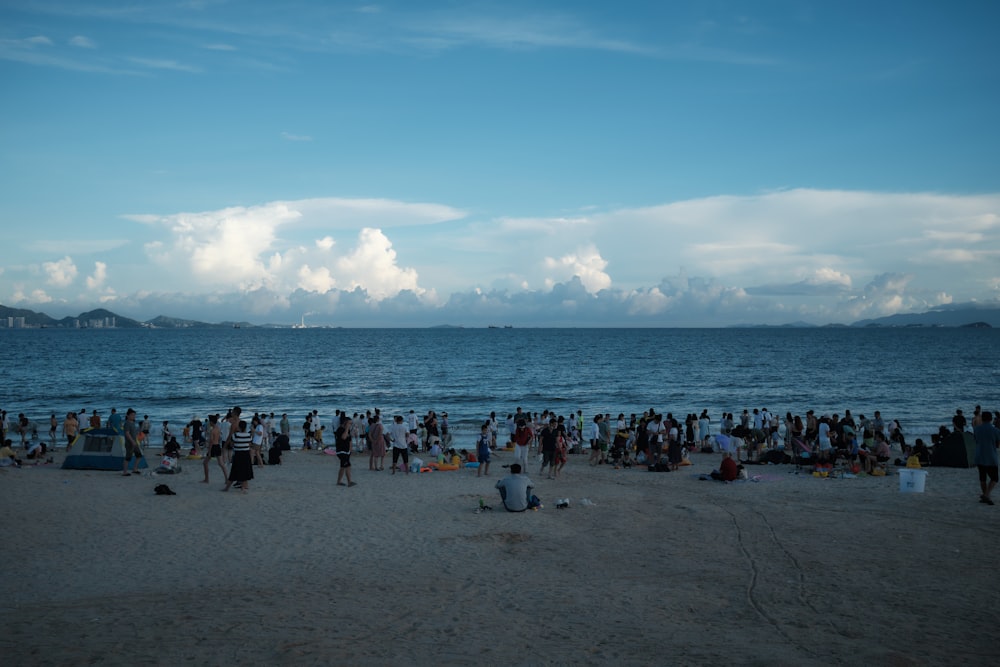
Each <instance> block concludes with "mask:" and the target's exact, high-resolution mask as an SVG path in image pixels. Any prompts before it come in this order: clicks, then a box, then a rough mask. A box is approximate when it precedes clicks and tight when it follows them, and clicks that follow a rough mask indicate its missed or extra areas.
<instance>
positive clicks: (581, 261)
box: [545, 245, 611, 293]
mask: <svg viewBox="0 0 1000 667" xmlns="http://www.w3.org/2000/svg"><path fill="white" fill-rule="evenodd" d="M607 266H608V262H607V260H605V259H604V258H602V257H601V253H600V252H599V251H598V250H597V248H596V247H595V246H593V245H589V246H586V247H584V248H581V249H579V250H577V252H575V253H571V254H568V255H563V256H562V257H560V258H558V259H556V258H552V257H546V258H545V267H546V268H547V269H549V270H550V271H551V272H552V273H553V274H555V275H556V276H558V278H555V279H553V278H550V279H547V280H546V284H548V285H549V286H550V287H551V286H552V285H554V284H555V283H556V282H558V281H559V280H566V279H568V278H572V277H574V276H576V277H578V278H579V279H580V283H581V284H582V285H583V286H584V287H585V288H586V290H587V291H588V292H591V293H593V292H598V291H600V290H602V289H607V288H608V287H611V276H609V275H608V274H607V273H605V272H604V269H605V268H606V267H607Z"/></svg>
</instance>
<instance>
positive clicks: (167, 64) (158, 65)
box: [128, 56, 204, 74]
mask: <svg viewBox="0 0 1000 667" xmlns="http://www.w3.org/2000/svg"><path fill="white" fill-rule="evenodd" d="M128 61H129V62H131V63H134V64H136V65H141V66H142V67H147V68H149V69H157V70H170V71H174V72H187V73H189V74H201V73H202V72H204V70H203V69H202V68H201V67H198V66H196V65H186V64H184V63H180V62H177V61H176V60H170V59H165V58H141V57H137V56H131V57H129V58H128Z"/></svg>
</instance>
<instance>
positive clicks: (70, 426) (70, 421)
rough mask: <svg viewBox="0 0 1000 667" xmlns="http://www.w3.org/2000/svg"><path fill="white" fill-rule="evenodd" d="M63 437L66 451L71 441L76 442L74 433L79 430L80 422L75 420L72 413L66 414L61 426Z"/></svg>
mask: <svg viewBox="0 0 1000 667" xmlns="http://www.w3.org/2000/svg"><path fill="white" fill-rule="evenodd" d="M62 430H63V435H65V436H66V449H67V450H68V449H69V448H70V445H72V444H73V441H74V440H76V433H77V431H79V430H80V422H78V421H77V419H76V414H74V413H72V412H67V413H66V419H65V420H63V425H62Z"/></svg>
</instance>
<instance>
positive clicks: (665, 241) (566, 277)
mask: <svg viewBox="0 0 1000 667" xmlns="http://www.w3.org/2000/svg"><path fill="white" fill-rule="evenodd" d="M996 211H1000V196H998V195H979V196H943V195H933V194H913V195H900V194H888V195H886V194H879V193H868V192H831V191H812V190H790V191H783V192H769V193H763V194H760V195H755V196H741V197H732V196H727V197H711V198H705V199H697V200H689V201H682V202H674V203H669V204H664V205H661V206H652V207H646V208H638V209H618V210H611V211H603V212H602V211H596V210H590V211H587V212H586V213H585V214H581V215H574V216H555V217H550V218H546V217H530V216H529V217H521V218H512V217H497V218H494V219H483V218H475V217H469V216H467V214H466V213H465V212H464V211H461V210H459V209H456V208H453V207H450V206H447V205H442V204H436V203H409V202H400V201H395V200H387V199H345V198H315V199H305V200H288V201H276V202H270V203H266V204H262V205H258V206H248V207H230V208H226V209H219V210H212V211H204V212H194V213H177V214H171V215H131V216H126V217H127V219H129V220H132V221H134V222H138V223H140V224H142V225H144V226H145V227H146V229H145V230H143V233H144V236H145V238H144V246H143V247H144V248H145V251H146V257H147V258H148V260H147V261H141V260H140V261H137V260H136V259H135V258H134V257H133V256H132V255H131V254H129V253H110V252H108V253H106V254H104V255H101V254H100V253H97V254H98V256H97V257H95V259H96V260H97V261H101V262H103V268H102V269H101V270H100V271H97V270H95V272H94V275H92V276H91V277H90V278H88V286H96V285H98V284H99V283H100V289H101V290H102V291H103V292H102V293H104V294H112V295H114V294H119V295H120V296H117V297H115V298H114V301H113V303H115V304H120V305H128V304H133V303H134V304H140V303H144V304H149V303H153V299H156V302H157V303H162V304H163V305H164V307H165V308H166V306H169V307H170V308H169V309H168V310H162V311H160V312H156V313H152V314H151V315H150V316H154V315H158V314H163V313H164V312H166V313H167V314H176V315H177V316H182V317H184V316H188V315H187V312H186V310H185V309H186V306H185V305H184V304H185V303H187V302H189V301H190V302H191V303H192V304H193V305H192V308H196V307H197V305H196V304H198V303H199V302H200V301H201V300H204V301H205V302H206V303H207V302H209V301H211V303H212V306H211V308H208V306H206V308H207V313H208V314H209V315H212V316H211V317H209V318H208V319H210V320H212V321H218V320H219V319H220V317H218V316H217V315H218V314H219V313H221V312H222V310H221V309H223V308H226V307H228V306H227V305H226V304H228V303H230V302H231V303H233V304H237V305H239V307H240V308H242V309H244V310H245V311H247V312H251V311H252V312H254V313H257V314H259V317H261V318H263V319H264V320H265V321H275V320H277V321H283V320H286V319H288V318H289V317H291V320H290V321H298V318H299V316H300V315H301V312H307V311H308V312H313V313H315V315H314V316H311V318H310V319H311V320H314V321H315V322H316V323H323V318H328V320H329V321H330V322H335V323H345V321H346V320H351V318H355V319H353V320H351V321H354V322H356V323H357V324H358V325H361V324H363V320H364V318H370V319H369V321H370V322H371V323H373V324H378V323H382V324H393V323H396V324H399V323H406V324H408V323H418V322H424V323H427V324H438V323H442V322H454V323H464V322H467V321H468V320H469V318H482V320H485V321H486V322H487V323H489V322H494V323H495V322H498V321H501V320H503V321H513V322H515V323H516V324H519V325H520V324H532V323H542V324H544V323H548V324H553V323H558V324H565V325H573V324H579V325H581V326H583V325H586V324H588V323H590V324H598V325H601V324H602V323H606V322H616V323H618V324H621V325H623V326H628V325H630V324H634V325H636V326H647V325H658V326H683V325H694V324H697V325H704V326H712V325H719V324H733V323H769V324H781V323H785V322H789V321H796V320H804V321H810V322H816V323H825V322H845V323H846V322H852V321H856V320H858V319H862V318H867V317H874V316H880V315H885V314H893V313H901V312H909V311H913V310H920V309H926V308H928V307H933V306H935V305H939V304H945V303H950V302H953V301H955V300H957V301H959V302H965V301H969V300H972V299H976V298H980V299H983V298H985V299H990V298H995V295H996V293H997V289H998V288H997V286H996V285H997V279H996V270H995V266H996V265H997V259H998V258H1000V235H998V234H995V233H990V230H991V229H992V228H993V227H995V226H996V225H997V219H998V218H997V216H996V215H995V212H996ZM74 247H75V246H74ZM49 250H50V251H51V250H55V248H54V247H53V248H49ZM130 262H131V263H130ZM70 264H71V262H69V260H68V258H66V259H64V260H61V261H59V262H49V265H47V275H49V276H53V280H55V281H56V282H52V280H50V282H49V284H50V285H53V286H56V285H57V283H61V284H68V283H69V282H72V279H73V277H74V276H75V274H73V273H72V271H74V270H75V266H73V267H72V268H70ZM34 266H35V271H36V273H37V271H38V267H39V266H40V264H35V265H34ZM95 266H96V265H95ZM5 268H6V272H7V274H6V275H5V278H6V279H7V280H8V282H9V283H14V282H16V281H20V280H21V279H22V274H27V276H28V278H29V280H28V281H27V282H29V283H30V271H29V269H28V268H24V267H22V268H18V267H16V266H15V265H8V266H6V267H5ZM8 276H9V278H8ZM111 276H113V277H114V282H115V284H108V283H111V282H112V281H111ZM164 285H169V286H170V290H171V294H172V295H175V296H171V295H170V294H163V293H158V292H157V290H162V289H163V286H164ZM123 286H125V287H124V289H123ZM54 289H60V288H58V287H54ZM27 291H28V290H26V289H21V290H20V291H19V292H18V294H19V295H20V298H25V297H24V295H25V293H26V292H27ZM439 294H441V295H443V296H442V297H440V298H439V297H438V295H439ZM154 295H155V296H154ZM241 295H242V296H241ZM57 298H68V297H67V296H66V295H61V294H59V295H58V296H57ZM171 299H173V300H171ZM213 308H214V309H215V310H212V309H213ZM269 309H270V310H269ZM213 313H214V314H213ZM233 314H234V315H235V314H236V313H233ZM394 318H403V319H402V320H399V319H394ZM553 318H555V319H553Z"/></svg>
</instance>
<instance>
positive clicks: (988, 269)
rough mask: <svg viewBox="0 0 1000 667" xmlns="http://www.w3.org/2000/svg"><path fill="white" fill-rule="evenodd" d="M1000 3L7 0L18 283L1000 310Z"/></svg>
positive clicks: (130, 309)
mask: <svg viewBox="0 0 1000 667" xmlns="http://www.w3.org/2000/svg"><path fill="white" fill-rule="evenodd" d="M998 19H1000V5H997V4H995V3H981V2H958V3H953V4H949V5H944V4H942V3H937V2H906V3H902V2H890V1H887V0H882V1H878V0H876V1H875V2H867V3H863V4H862V3H852V2H847V3H837V4H829V3H808V2H788V3H782V2H778V3H760V2H736V3H728V2H722V3H713V4H712V5H706V4H705V3H701V2H677V3H657V2H629V1H626V2H621V3H614V4H612V3H603V2H586V1H583V2H553V1H542V2H521V1H518V0H515V1H513V2H505V3H496V2H483V3H467V4H465V3H457V4H456V3H447V2H428V3H419V4H418V6H415V5H413V4H412V3H403V2H384V3H368V4H364V3H361V4H358V3H339V2H311V1H303V2H297V3H292V4H285V3H270V2H263V1H247V2H234V3H216V2H191V3H180V4H178V3H175V2H166V1H164V0H152V1H150V2H143V3H139V4H133V3H126V2H119V1H91V0H83V1H81V2H75V3H64V2H56V1H49V0H38V1H33V2H28V1H26V0H12V1H10V2H5V3H4V5H3V7H2V8H0V26H2V27H0V82H2V84H3V89H4V92H5V95H4V97H5V104H4V105H3V106H2V107H0V146H2V151H0V220H2V221H3V228H4V243H3V244H2V245H0V303H2V304H3V305H5V306H11V307H17V308H28V309H31V310H35V311H41V312H45V313H47V314H49V315H51V316H52V317H56V318H60V317H64V316H75V315H77V314H79V313H81V312H84V311H87V310H91V309H94V308H107V309H109V310H112V311H114V312H115V313H117V314H119V315H121V316H125V317H129V318H132V319H137V320H148V319H151V318H153V317H156V316H158V315H168V316H171V317H177V318H184V319H192V320H200V321H205V322H220V321H248V322H252V323H258V324H264V323H287V324H293V323H297V322H300V321H301V319H302V318H305V320H306V321H307V322H308V323H312V324H317V325H342V326H433V325H437V324H454V325H462V326H485V325H487V324H496V325H505V324H511V325H515V326H728V325H732V324H740V323H759V324H784V323H789V322H806V323H812V324H825V323H844V324H847V323H851V322H854V321H858V320H861V319H866V318H877V317H882V316H887V315H892V314H896V313H908V312H921V311H924V310H927V309H930V308H934V307H936V306H940V305H945V304H959V303H1000V183H998V171H997V168H996V164H995V163H996V159H995V156H996V155H997V154H1000V132H998V131H997V126H996V118H995V114H996V109H997V108H1000V104H998V103H1000V72H998V71H997V68H996V63H997V62H1000V43H998V40H996V38H995V28H996V26H997V25H1000V20H998Z"/></svg>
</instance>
